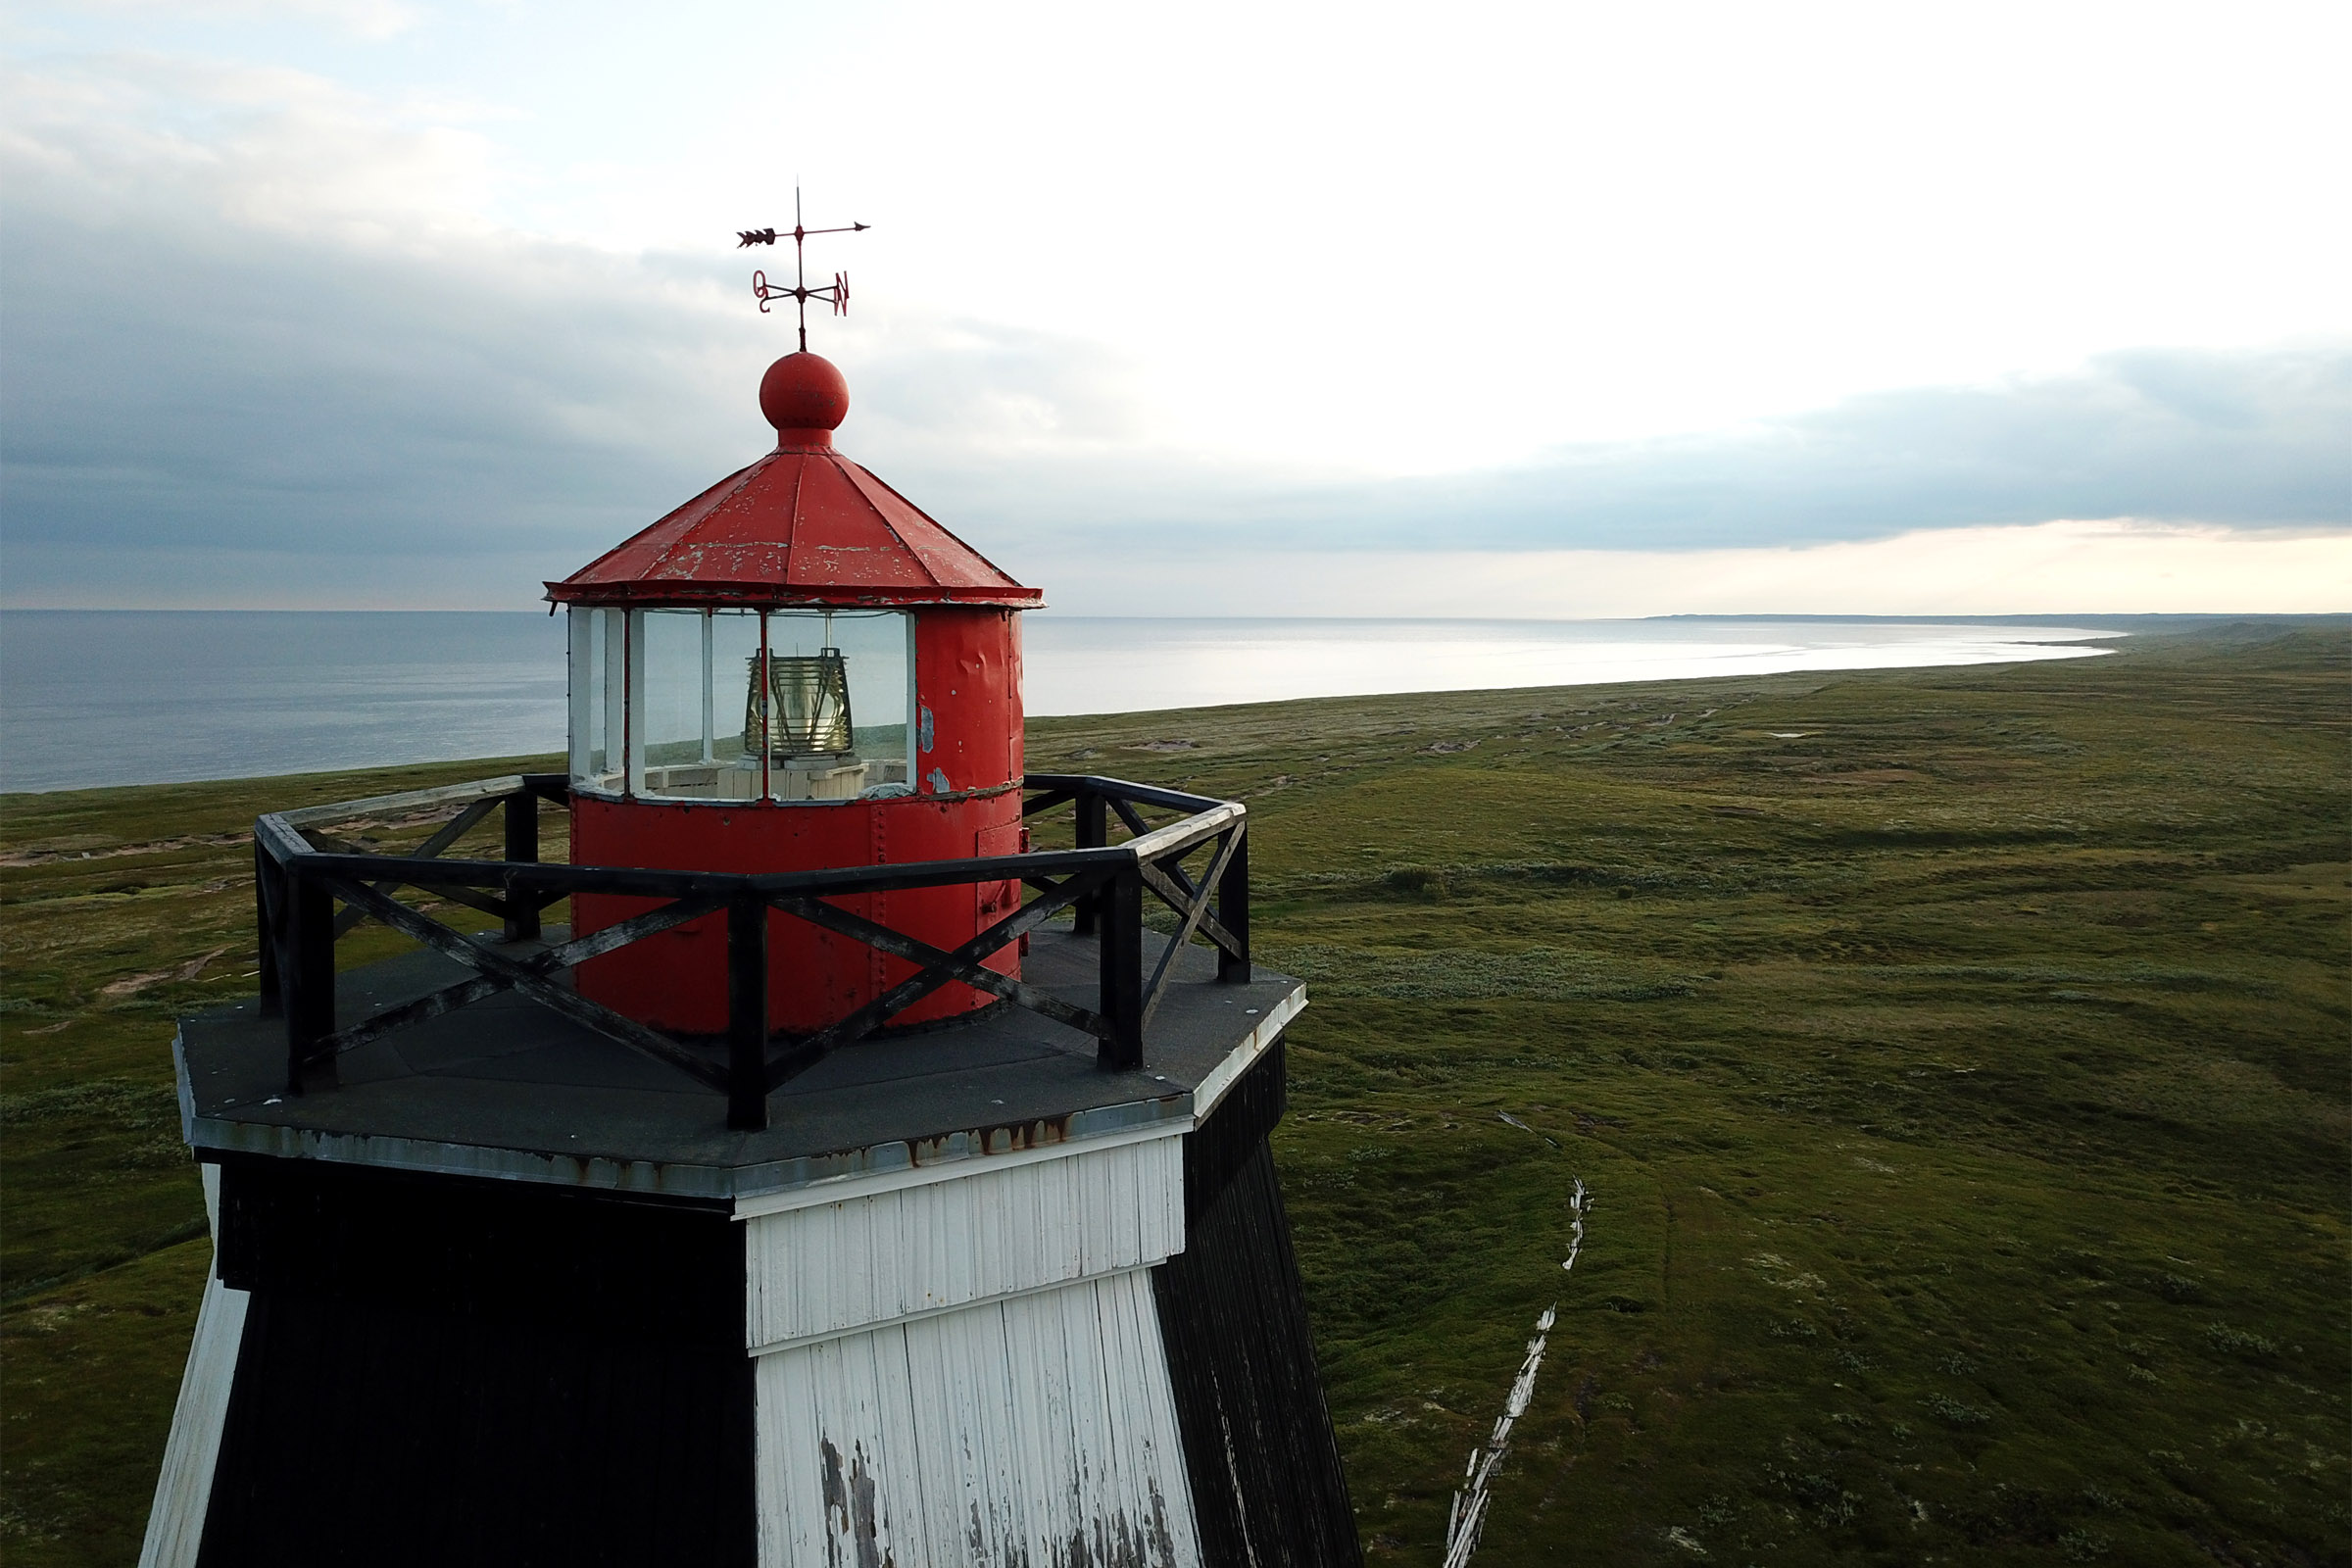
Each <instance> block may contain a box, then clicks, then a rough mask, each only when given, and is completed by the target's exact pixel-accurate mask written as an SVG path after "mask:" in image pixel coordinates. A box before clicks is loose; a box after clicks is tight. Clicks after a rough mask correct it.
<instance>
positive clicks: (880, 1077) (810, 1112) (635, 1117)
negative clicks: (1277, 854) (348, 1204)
mask: <svg viewBox="0 0 2352 1568" xmlns="http://www.w3.org/2000/svg"><path fill="white" fill-rule="evenodd" d="M1152 961H1156V956H1153V958H1152ZM1022 967H1023V978H1024V979H1026V980H1027V981H1028V982H1029V983H1030V984H1032V985H1036V986H1039V987H1041V988H1043V989H1046V990H1049V991H1052V992H1054V993H1055V994H1056V995H1059V996H1061V997H1062V998H1064V999H1065V1000H1067V1001H1069V1002H1072V1003H1075V1004H1077V1005H1082V1006H1088V1007H1092V1006H1094V1005H1095V1004H1096V979H1095V977H1096V946H1095V943H1094V940H1093V939H1092V938H1080V937H1075V936H1072V935H1070V934H1069V932H1068V931H1067V929H1066V928H1060V929H1057V928H1052V927H1049V928H1048V929H1046V930H1044V931H1041V932H1039V933H1038V934H1037V936H1036V938H1035V940H1034V943H1033V946H1032V949H1031V952H1030V955H1029V956H1028V958H1027V959H1026V960H1025V961H1024V963H1023V966H1022ZM1147 972H1149V970H1148V969H1147ZM465 976H466V971H465V970H464V969H462V968H461V967H460V966H459V965H458V964H457V963H456V962H455V961H454V960H451V959H448V958H445V957H442V956H439V955H436V954H430V953H422V952H420V953H417V954H414V955H410V956H403V957H399V958H392V959H387V960H385V961H383V962H381V963H375V964H370V965H368V966H366V967H363V968H357V969H350V970H346V971H344V972H343V973H341V974H339V975H338V976H337V977H336V987H335V989H336V1004H337V1007H336V1010H337V1023H338V1026H345V1025H349V1024H352V1023H356V1022H358V1021H359V1020H360V1019H362V1018H365V1017H368V1016H369V1015H371V1014H373V1013H376V1012H378V1011H380V1010H382V1009H383V1008H385V1007H388V1006H393V1005H398V1004H400V1003H403V1002H406V1001H409V1000H410V999H412V998H415V997H419V996H423V995H425V994H427V993H429V992H432V991H436V990H439V989H440V988H442V987H444V986H447V985H450V984H452V983H454V982H456V981H458V980H460V979H463V978H465ZM1303 1002H1304V988H1303V987H1302V986H1301V985H1300V984H1299V982H1298V981H1296V980H1294V979H1292V978H1291V977H1289V976H1287V975H1280V974H1275V973H1273V972H1272V971H1270V970H1266V969H1262V968H1261V969H1259V970H1258V971H1257V977H1256V979H1255V980H1254V981H1253V982H1252V983H1251V984H1249V985H1223V984H1219V983H1218V982H1217V981H1216V979H1215V961H1214V958H1213V956H1211V955H1210V954H1209V953H1208V951H1207V950H1205V949H1201V948H1191V949H1188V950H1187V951H1186V953H1185V954H1184V955H1183V956H1181V957H1180V959H1179V963H1178V966H1177V972H1176V977H1175V979H1174V980H1173V981H1172V982H1171V986H1170V990H1169V993H1168V996H1167V998H1166V1000H1165V1002H1163V1003H1162V1005H1161V1006H1160V1008H1159V1011H1158V1012H1157V1014H1155V1015H1154V1017H1153V1018H1152V1025H1151V1028H1150V1029H1149V1030H1148V1031H1147V1035H1146V1042H1145V1055H1146V1057H1147V1060H1146V1063H1145V1065H1144V1067H1143V1069H1142V1070H1141V1071H1139V1072H1105V1071H1103V1070H1102V1069H1100V1068H1098V1067H1097V1066H1096V1065H1095V1043H1094V1041H1093V1040H1092V1039H1091V1038H1089V1037H1088V1036H1085V1035H1083V1034H1080V1033H1079V1032H1078V1031H1076V1030H1073V1029H1069V1028H1066V1027H1064V1026H1062V1025H1060V1024H1056V1023H1054V1022H1053V1021H1051V1020H1049V1019H1047V1018H1044V1017H1042V1016H1040V1015H1039V1014H1037V1013H1033V1012H1030V1011H1027V1010H1026V1009H1022V1008H1002V1009H999V1010H997V1011H995V1012H993V1013H991V1014H988V1015H986V1016H984V1017H982V1018H980V1019H978V1020H977V1021H975V1022H971V1023H967V1024H959V1025H955V1026H951V1027H947V1028H941V1029H937V1030H934V1031H931V1032H927V1033H918V1034H911V1035H907V1036H904V1037H901V1038H896V1039H885V1040H876V1041H869V1042H865V1043H861V1044H858V1045H855V1046H851V1047H848V1048H845V1049H843V1050H841V1051H837V1052H835V1053H834V1054H831V1055H830V1056H828V1057H826V1058H825V1059H824V1060H823V1061H821V1062H819V1063H818V1064H817V1065H816V1066H814V1067H812V1068H810V1069H809V1071H807V1072H806V1073H803V1074H802V1075H801V1076H800V1077H798V1078H795V1079H793V1080H792V1081H791V1082H790V1083H787V1084H786V1085H785V1086H784V1087H783V1088H781V1089H779V1090H778V1091H777V1092H776V1093H775V1094H774V1095H773V1096H771V1097H770V1099H769V1102H768V1106H769V1122H770V1125H769V1126H768V1127H767V1129H766V1130H765V1131H763V1132H756V1133H744V1132H732V1131H729V1130H728V1128H727V1126H726V1100H725V1097H724V1096H722V1095H720V1094H718V1093H717V1092H715V1091H713V1090H711V1089H708V1088H705V1087H704V1086H703V1085H701V1084H698V1083H696V1082H694V1081H693V1080H692V1079H689V1078H687V1077H686V1076H685V1075H684V1074H682V1073H679V1072H677V1071H675V1070H674V1069H672V1068H670V1067H667V1066H664V1065H663V1064H662V1063H661V1062H658V1061H655V1060H653V1059H652V1058H650V1057H647V1056H643V1055H640V1054H637V1053H636V1052H633V1051H631V1050H629V1049H628V1048H627V1047H625V1046H621V1045H619V1044H617V1043H615V1042H613V1041H611V1040H608V1039H606V1038H605V1037H604V1036H602V1035H599V1034H596V1033H594V1032H592V1031H590V1030H588V1029H586V1028H584V1027H582V1026H580V1025H578V1024H575V1023H573V1022H571V1021H570V1020H568V1019H565V1018H564V1017H562V1016H561V1015H559V1014H557V1013H555V1012H552V1011H550V1010H548V1009H547V1008H545V1007H542V1006H540V1005H537V1004H535V1003H532V1002H530V1001H528V1000H526V999H523V998H520V997H517V996H515V995H514V994H513V993H507V994H503V995H500V996H495V997H492V998H490V999H488V1000H487V1001H484V1002H479V1003H476V1004H474V1005H472V1006H469V1007H466V1008H463V1009H461V1010H459V1011H457V1012H453V1013H449V1014H446V1015H444V1016H442V1017H439V1018H435V1019H432V1020H430V1021H429V1022H426V1023H422V1024H418V1025H416V1026H414V1027H412V1028H409V1029H405V1030H401V1031H399V1032H397V1033H395V1034H391V1035H387V1036H385V1037H384V1038H382V1039H379V1040H376V1041H373V1042H371V1043H369V1044H368V1045H366V1046H363V1047H361V1048H360V1049H359V1050H357V1051H354V1052H352V1053H350V1054H346V1055H345V1056H344V1057H342V1059H341V1064H340V1077H341V1084H340V1087H338V1088H334V1089H329V1090H320V1091H314V1092H312V1093H310V1094H307V1095H300V1096H289V1095H287V1094H286V1092H285V1083H286V1065H285V1051H286V1047H285V1032H284V1026H283V1025H282V1023H281V1022H280V1021H279V1020H277V1019H274V1018H264V1017H263V1016H262V1015H261V1005H260V1003H259V1002H258V1001H251V1000H249V1001H246V1002H241V1003H235V1004H231V1005H227V1006H223V1007H219V1008H215V1009H213V1010H211V1011H209V1012H203V1013H199V1014H196V1015H195V1016H193V1017H190V1018H187V1019H184V1020H182V1022H181V1024H180V1029H179V1040H178V1043H177V1053H176V1054H177V1055H178V1058H179V1066H180V1106H181V1116H182V1120H183V1122H184V1124H185V1130H186V1133H187V1136H188V1141H189V1142H190V1143H191V1144H194V1145H195V1146H196V1147H197V1148H198V1149H199V1150H200V1151H201V1150H207V1149H210V1150H221V1151H244V1152H252V1153H264V1154H281V1155H297V1156H308V1157H323V1158H330V1159H343V1160H354V1161H359V1162H362V1163H368V1164H379V1165H390V1166H403V1167H408V1168H412V1169H424V1170H438V1171H448V1172H473V1173H478V1174H482V1175H499V1176H509V1177H521V1178H526V1179H533V1180H541V1181H552V1182H558V1183H563V1184H566V1185H586V1186H592V1187H606V1188H616V1189H621V1190H627V1191H636V1192H643V1193H670V1194H676V1195H678V1196H681V1197H703V1198H735V1197H746V1196H752V1195H755V1194H759V1193H763V1192H773V1191H777V1190H780V1189H783V1188H788V1187H794V1186H799V1185H802V1184H804V1183H807V1182H810V1181H816V1180H823V1179H826V1178H829V1177H838V1176H850V1175H857V1174H859V1173H864V1172H880V1171H887V1170H893V1169H899V1168H904V1167H907V1166H910V1165H916V1164H922V1163H927V1162H930V1161H933V1160H951V1159H956V1158H959V1157H962V1156H964V1155H968V1154H977V1153H981V1152H1004V1151H1005V1150H1009V1149H1016V1148H1020V1147H1023V1146H1025V1145H1030V1144H1038V1143H1054V1142H1059V1141H1062V1140H1065V1139H1074V1138H1087V1137H1096V1136H1101V1135H1103V1134H1107V1133H1113V1132H1117V1131H1119V1130H1121V1129H1124V1128H1129V1127H1143V1126H1147V1125H1149V1124H1152V1123H1154V1122H1159V1121H1164V1120H1168V1119H1170V1118H1181V1117H1184V1116H1188V1115H1190V1114H1191V1113H1192V1111H1193V1093H1192V1092H1193V1090H1194V1089H1195V1088H1196V1087H1198V1086H1199V1085H1200V1084H1201V1081H1202V1080H1203V1079H1204V1078H1206V1077H1208V1075H1209V1074H1210V1073H1211V1072H1212V1071H1213V1070H1214V1069H1215V1068H1216V1067H1217V1066H1218V1065H1219V1064H1220V1063H1222V1062H1224V1061H1225V1060H1226V1058H1227V1057H1228V1056H1229V1055H1232V1054H1234V1053H1235V1052H1237V1051H1241V1050H1244V1049H1246V1048H1250V1047H1251V1046H1252V1045H1255V1046H1257V1047H1260V1048H1262V1046H1263V1045H1265V1044H1267V1043H1269V1042H1270V1039H1271V1036H1272V1035H1273V1034H1275V1033H1278V1032H1279V1028H1280V1024H1281V1022H1282V1021H1284V1020H1286V1019H1287V1018H1288V1017H1289V1016H1290V1014H1291V1013H1292V1012H1294V1011H1296V1010H1297V1008H1298V1007H1299V1005H1303ZM1260 1030H1264V1031H1265V1034H1264V1035H1262V1036H1259V1038H1257V1039H1256V1040H1255V1041H1253V1040H1252V1036H1253V1035H1254V1034H1257V1032H1258V1031H1260Z"/></svg>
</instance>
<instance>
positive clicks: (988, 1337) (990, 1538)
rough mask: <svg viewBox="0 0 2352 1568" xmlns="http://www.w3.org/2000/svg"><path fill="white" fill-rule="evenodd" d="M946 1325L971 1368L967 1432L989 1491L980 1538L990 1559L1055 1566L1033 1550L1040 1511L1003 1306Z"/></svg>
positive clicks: (959, 1316)
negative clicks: (1025, 1460)
mask: <svg viewBox="0 0 2352 1568" xmlns="http://www.w3.org/2000/svg"><path fill="white" fill-rule="evenodd" d="M943 1321H944V1322H945V1323H948V1324H952V1325H955V1328H954V1330H953V1338H952V1343H953V1344H954V1346H955V1347H956V1350H957V1351H958V1353H959V1354H960V1355H961V1356H962V1359H963V1365H964V1366H965V1367H967V1368H968V1369H969V1375H968V1379H967V1382H966V1385H965V1386H966V1387H967V1388H968V1389H969V1391H970V1402H969V1404H968V1405H967V1406H966V1415H965V1423H964V1425H965V1433H966V1436H967V1441H968V1442H969V1443H970V1445H971V1449H972V1453H973V1455H974V1469H975V1473H976V1474H977V1476H978V1478H979V1484H980V1485H981V1486H982V1487H984V1488H985V1489H986V1490H985V1497H984V1500H983V1501H982V1502H981V1508H980V1515H981V1528H980V1532H979V1533H980V1536H981V1538H982V1540H983V1542H984V1543H985V1544H988V1545H989V1546H990V1547H991V1549H992V1550H993V1551H994V1553H995V1555H993V1556H990V1557H989V1558H988V1559H987V1560H988V1561H989V1562H990V1563H998V1562H1005V1563H1011V1562H1025V1561H1033V1560H1034V1561H1041V1562H1050V1561H1052V1560H1053V1559H1052V1558H1051V1556H1039V1555H1038V1554H1036V1553H1035V1552H1034V1551H1032V1550H1031V1546H1032V1538H1033V1535H1034V1534H1035V1533H1034V1532H1033V1531H1032V1530H1031V1528H1030V1515H1031V1512H1032V1510H1034V1509H1035V1508H1036V1507H1037V1506H1038V1503H1037V1499H1036V1497H1035V1495H1033V1494H1032V1493H1031V1492H1030V1491H1029V1488H1028V1479H1027V1475H1028V1473H1027V1471H1026V1469H1025V1468H1024V1466H1023V1464H1022V1448H1021V1443H1022V1437H1021V1433H1020V1430H1019V1426H1018V1422H1017V1419H1016V1416H1015V1411H1014V1403H1015V1398H1016V1394H1015V1388H1014V1375H1013V1364H1012V1350H1011V1342H1010V1340H1009V1338H1008V1337H1007V1336H1006V1334H1005V1308H1004V1307H1003V1305H1002V1304H997V1305H991V1306H985V1307H979V1308H976V1309H975V1310H973V1311H970V1312H959V1313H957V1314H956V1315H955V1316H954V1317H952V1318H948V1319H944V1320H943Z"/></svg>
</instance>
